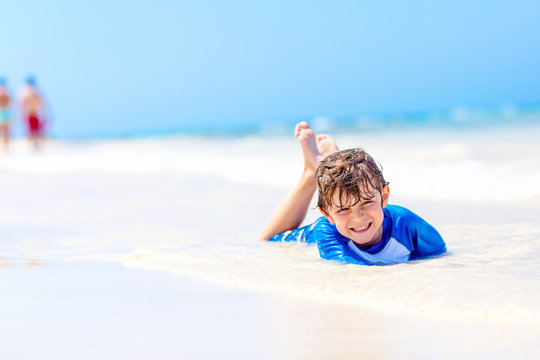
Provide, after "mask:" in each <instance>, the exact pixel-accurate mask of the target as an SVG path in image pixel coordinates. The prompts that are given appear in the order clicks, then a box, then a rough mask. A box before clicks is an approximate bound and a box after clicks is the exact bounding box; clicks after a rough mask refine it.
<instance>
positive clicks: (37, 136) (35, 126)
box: [20, 76, 45, 150]
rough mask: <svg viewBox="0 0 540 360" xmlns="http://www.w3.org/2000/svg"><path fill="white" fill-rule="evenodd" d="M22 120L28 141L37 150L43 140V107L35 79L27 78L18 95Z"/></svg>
mask: <svg viewBox="0 0 540 360" xmlns="http://www.w3.org/2000/svg"><path fill="white" fill-rule="evenodd" d="M20 101H21V108H22V118H23V120H24V121H26V125H27V127H28V139H29V140H30V142H31V143H32V145H33V146H34V148H35V149H36V150H37V149H39V148H40V147H41V143H42V142H43V140H44V138H45V132H44V130H45V106H44V102H43V96H42V95H41V94H40V92H39V91H38V89H37V88H36V79H35V78H34V77H33V76H29V77H28V78H27V79H26V86H25V87H24V88H23V89H22V91H21V94H20Z"/></svg>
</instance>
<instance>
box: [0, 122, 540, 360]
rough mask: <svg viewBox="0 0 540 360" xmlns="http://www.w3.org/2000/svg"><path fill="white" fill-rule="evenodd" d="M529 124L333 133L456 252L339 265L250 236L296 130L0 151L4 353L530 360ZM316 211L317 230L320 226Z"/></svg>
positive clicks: (533, 231) (293, 156) (534, 211)
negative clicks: (371, 160) (357, 150)
mask: <svg viewBox="0 0 540 360" xmlns="http://www.w3.org/2000/svg"><path fill="white" fill-rule="evenodd" d="M539 134H540V130H539V127H538V126H532V125H531V126H528V127H522V128H520V127H514V128H510V127H508V128H502V129H501V128H500V129H491V130H488V129H480V130H474V131H470V132H461V133H460V132H456V133H453V132H448V131H442V130H437V131H435V130H429V131H428V130H425V131H416V132H410V133H407V134H404V133H398V132H390V133H385V134H382V133H375V134H373V133H372V134H370V135H369V136H365V137H364V136H363V135H362V134H361V133H359V134H338V135H337V136H336V139H337V140H338V143H339V144H340V145H341V147H342V148H346V147H351V146H358V145H361V146H363V147H365V148H366V149H367V150H368V152H370V153H371V154H372V155H373V156H374V157H375V158H376V159H377V160H378V161H379V162H380V163H381V164H382V165H383V167H384V171H385V175H386V177H387V179H388V180H389V181H390V183H391V189H392V195H391V201H390V202H391V203H395V204H400V205H404V206H406V207H408V208H411V209H413V210H414V211H415V212H417V213H418V214H420V215H421V216H423V217H424V218H426V219H427V220H428V221H429V222H430V223H432V224H433V225H435V226H436V227H437V229H439V231H440V232H441V234H442V235H443V237H444V238H445V240H446V242H447V245H448V249H449V252H448V254H447V255H445V256H442V257H440V258H436V259H431V260H422V261H415V262H411V263H406V264H400V265H395V266H385V267H361V266H354V265H345V266H342V265H336V264H333V263H329V262H324V261H322V260H320V259H319V257H318V254H317V250H316V249H315V248H313V247H308V246H303V245H295V244H265V243H260V242H257V241H256V240H255V239H256V236H257V234H258V232H259V231H260V229H261V227H262V226H263V225H264V222H265V221H266V219H267V218H268V216H269V215H270V213H271V212H272V210H273V209H274V207H275V206H276V204H277V203H278V202H279V201H280V199H281V198H282V197H283V196H284V194H285V193H286V192H287V190H288V188H289V186H290V185H291V184H293V183H294V181H296V178H297V177H298V176H299V174H300V170H301V164H302V162H301V154H300V152H299V149H298V145H297V144H296V142H295V140H294V138H292V137H291V138H288V137H256V136H253V137H238V138H216V137H214V138H204V137H201V138H198V137H181V136H178V137H165V138H147V139H133V140H107V141H105V140H103V141H86V142H68V141H52V142H50V143H48V144H47V147H46V148H45V149H44V151H43V152H41V153H34V152H33V151H31V149H30V148H29V147H28V146H27V144H25V143H24V142H22V141H19V142H16V143H15V144H13V145H14V146H12V148H11V150H10V152H9V153H7V154H2V155H1V156H0V173H1V176H2V187H1V188H0V198H1V199H2V206H1V207H0V227H1V228H2V230H3V231H2V234H3V235H2V243H1V248H0V249H1V252H0V254H1V257H0V266H1V268H0V278H1V279H2V284H3V285H4V286H2V297H1V300H0V301H2V306H1V307H0V308H1V309H2V310H0V317H1V319H2V325H1V326H0V332H1V341H0V343H1V347H2V349H3V350H4V353H5V354H8V355H9V358H17V359H35V358H43V359H68V358H73V357H78V358H96V357H100V358H110V359H117V358H133V359H148V358H153V359H169V358H170V359H172V358H175V359H178V358H181V359H214V358H226V359H229V358H230V359H233V358H234V359H239V358H241V359H249V358H263V359H276V358H285V359H301V358H315V359H328V358H336V359H339V358H344V359H345V358H369V359H371V358H373V359H405V358H412V357H415V358H420V359H433V358H448V359H450V358H452V359H453V358H456V357H460V358H474V359H479V358H489V359H503V358H508V357H510V356H512V357H515V358H536V357H538V356H539V355H540V346H539V345H538V342H537V341H536V334H537V333H538V331H539V330H540V305H539V302H538V299H540V269H539V267H538V256H537V254H538V251H540V223H539V221H538V215H540V205H538V200H540V185H539V184H540V162H539V161H538V158H539V157H538V155H539V154H540V145H539V143H538V141H537V140H538V138H539V136H538V135H539ZM317 216H318V213H317V211H316V210H313V211H311V212H310V214H309V215H308V218H307V220H306V221H311V220H314V219H316V218H317Z"/></svg>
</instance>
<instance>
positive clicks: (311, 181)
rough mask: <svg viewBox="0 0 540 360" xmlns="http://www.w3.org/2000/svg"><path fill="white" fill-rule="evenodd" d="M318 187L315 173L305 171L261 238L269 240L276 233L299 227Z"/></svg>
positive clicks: (269, 222) (267, 225)
mask: <svg viewBox="0 0 540 360" xmlns="http://www.w3.org/2000/svg"><path fill="white" fill-rule="evenodd" d="M316 187H317V185H316V184H315V176H314V174H313V173H309V172H304V173H303V174H302V177H301V178H300V181H299V182H298V183H297V184H296V185H295V186H294V187H293V188H292V190H291V191H290V192H289V194H287V196H286V197H285V199H284V200H283V202H282V203H281V204H280V205H279V206H278V208H277V209H276V211H275V212H274V214H273V215H272V217H271V218H270V220H269V221H268V224H266V227H265V228H264V230H263V232H262V234H261V236H260V238H261V239H262V240H267V239H269V238H270V237H272V236H274V235H277V234H280V233H283V232H284V231H287V230H292V229H296V228H297V227H299V226H300V224H302V221H304V218H305V217H306V214H307V210H308V207H309V203H310V201H311V198H313V194H314V193H315V189H316Z"/></svg>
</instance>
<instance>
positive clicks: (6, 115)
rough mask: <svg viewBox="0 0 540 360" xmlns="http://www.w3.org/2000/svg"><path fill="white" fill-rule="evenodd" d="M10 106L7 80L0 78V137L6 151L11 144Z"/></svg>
mask: <svg viewBox="0 0 540 360" xmlns="http://www.w3.org/2000/svg"><path fill="white" fill-rule="evenodd" d="M10 105H11V97H10V96H9V91H8V89H7V80H6V79H5V78H3V77H0V136H1V137H2V144H3V146H4V150H5V149H7V147H8V144H9V122H10V120H11V116H10V111H9V109H10Z"/></svg>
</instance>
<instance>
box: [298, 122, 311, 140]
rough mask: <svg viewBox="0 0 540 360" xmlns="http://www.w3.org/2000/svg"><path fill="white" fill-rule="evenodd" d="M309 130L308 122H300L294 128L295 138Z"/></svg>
mask: <svg viewBox="0 0 540 360" xmlns="http://www.w3.org/2000/svg"><path fill="white" fill-rule="evenodd" d="M307 129H310V127H309V125H308V123H307V122H305V121H300V122H299V123H298V124H296V126H295V127H294V136H295V137H298V135H300V133H301V132H302V130H307Z"/></svg>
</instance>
